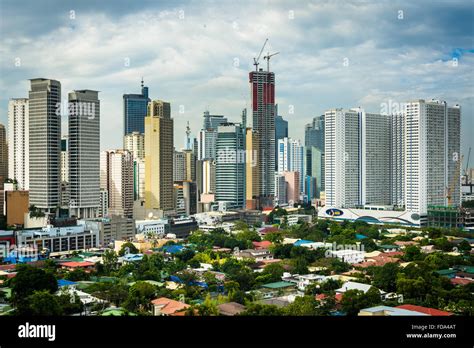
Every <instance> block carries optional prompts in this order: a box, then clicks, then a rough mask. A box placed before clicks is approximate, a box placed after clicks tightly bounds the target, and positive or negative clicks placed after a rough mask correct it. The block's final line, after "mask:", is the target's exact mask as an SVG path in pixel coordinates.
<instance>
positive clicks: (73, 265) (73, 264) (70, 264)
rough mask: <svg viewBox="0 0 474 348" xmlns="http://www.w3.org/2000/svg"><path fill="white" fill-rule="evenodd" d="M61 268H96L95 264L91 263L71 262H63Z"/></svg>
mask: <svg viewBox="0 0 474 348" xmlns="http://www.w3.org/2000/svg"><path fill="white" fill-rule="evenodd" d="M61 266H63V267H70V268H76V267H90V266H94V263H93V262H89V261H81V262H74V261H70V262H61Z"/></svg>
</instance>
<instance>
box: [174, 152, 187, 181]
mask: <svg viewBox="0 0 474 348" xmlns="http://www.w3.org/2000/svg"><path fill="white" fill-rule="evenodd" d="M185 178H186V155H185V154H184V152H183V151H176V150H174V154H173V181H183V180H185Z"/></svg>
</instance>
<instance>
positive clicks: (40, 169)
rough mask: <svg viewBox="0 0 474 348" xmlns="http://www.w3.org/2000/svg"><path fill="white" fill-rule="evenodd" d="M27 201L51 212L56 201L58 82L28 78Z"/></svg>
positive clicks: (59, 173) (58, 195)
mask: <svg viewBox="0 0 474 348" xmlns="http://www.w3.org/2000/svg"><path fill="white" fill-rule="evenodd" d="M30 82H31V90H30V92H29V105H28V108H29V142H30V144H29V148H30V205H35V206H36V207H37V208H39V209H41V210H43V211H45V212H50V213H53V212H54V211H55V210H56V208H57V207H58V205H59V204H60V180H61V172H60V165H61V163H60V152H61V112H60V105H61V84H60V83H59V81H56V80H50V79H44V78H37V79H32V80H30Z"/></svg>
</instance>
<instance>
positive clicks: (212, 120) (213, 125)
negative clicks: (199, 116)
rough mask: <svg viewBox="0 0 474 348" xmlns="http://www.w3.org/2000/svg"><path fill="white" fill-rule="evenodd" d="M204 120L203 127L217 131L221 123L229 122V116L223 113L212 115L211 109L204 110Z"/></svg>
mask: <svg viewBox="0 0 474 348" xmlns="http://www.w3.org/2000/svg"><path fill="white" fill-rule="evenodd" d="M203 117H204V121H203V125H202V129H204V130H215V131H217V127H218V126H220V125H221V124H224V123H227V118H226V117H224V116H223V115H211V114H210V113H209V111H204V115H203Z"/></svg>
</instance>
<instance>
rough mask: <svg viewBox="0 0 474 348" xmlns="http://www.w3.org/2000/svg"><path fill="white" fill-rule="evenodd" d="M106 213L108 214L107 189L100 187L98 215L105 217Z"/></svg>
mask: <svg viewBox="0 0 474 348" xmlns="http://www.w3.org/2000/svg"><path fill="white" fill-rule="evenodd" d="M107 215H109V191H107V190H102V189H101V190H100V201H99V212H98V217H106V216H107Z"/></svg>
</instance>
